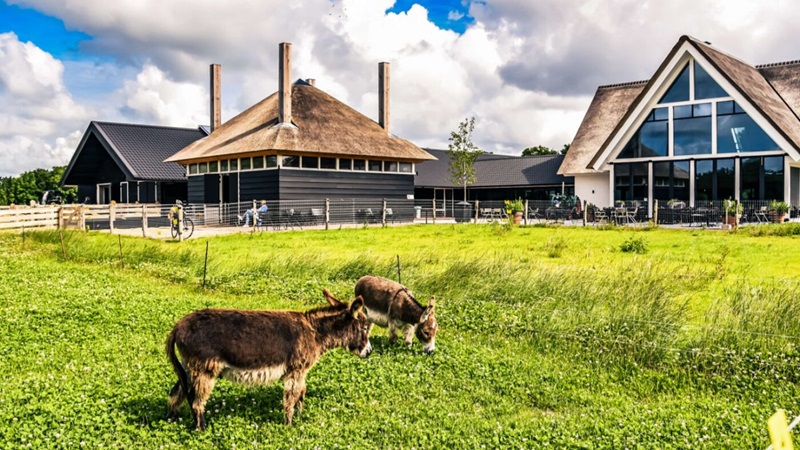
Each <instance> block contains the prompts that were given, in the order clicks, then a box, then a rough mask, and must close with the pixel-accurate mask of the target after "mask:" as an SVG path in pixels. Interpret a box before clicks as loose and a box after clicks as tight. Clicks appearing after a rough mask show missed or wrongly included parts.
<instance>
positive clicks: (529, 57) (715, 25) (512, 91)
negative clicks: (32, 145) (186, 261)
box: [0, 0, 800, 154]
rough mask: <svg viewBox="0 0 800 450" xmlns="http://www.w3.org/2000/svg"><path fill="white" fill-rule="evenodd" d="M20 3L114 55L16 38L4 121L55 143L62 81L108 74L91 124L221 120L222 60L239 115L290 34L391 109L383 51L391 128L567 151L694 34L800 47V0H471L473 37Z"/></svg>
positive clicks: (287, 13) (425, 27)
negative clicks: (218, 77) (66, 50)
mask: <svg viewBox="0 0 800 450" xmlns="http://www.w3.org/2000/svg"><path fill="white" fill-rule="evenodd" d="M12 3H19V4H21V5H23V6H27V7H33V8H35V9H37V10H39V11H42V12H44V13H45V14H49V15H53V16H56V17H58V18H60V19H62V20H63V21H64V23H65V24H66V26H67V28H69V29H75V30H79V31H82V32H85V33H87V34H89V35H91V36H92V39H91V40H89V41H86V42H83V43H81V47H80V48H81V51H82V52H84V53H86V54H94V55H103V56H109V55H110V56H111V57H112V60H113V63H103V64H97V65H96V67H94V66H91V65H83V66H81V65H78V64H75V63H68V64H67V65H66V68H67V70H66V72H65V71H64V67H63V65H60V63H59V62H58V61H55V60H53V59H52V57H50V56H49V55H47V54H46V53H45V54H43V52H41V51H39V52H36V51H35V50H36V49H35V46H33V45H30V46H28V47H25V45H26V44H20V45H22V47H23V48H16V47H15V48H14V51H16V52H18V53H19V52H23V51H24V52H27V53H26V54H29V56H30V58H29V59H28V60H27V61H28V62H27V64H29V65H30V66H31V67H32V68H31V69H29V70H28V72H22V73H25V74H26V75H25V77H24V79H17V78H15V79H13V80H11V81H9V79H10V78H12V76H11V75H14V74H17V75H19V73H18V72H17V71H16V69H13V70H12V69H11V68H9V67H7V66H5V64H3V65H0V84H2V86H3V89H4V93H3V94H2V95H4V96H10V95H13V101H16V102H18V103H19V104H25V102H27V106H26V109H25V111H24V113H17V114H12V116H14V117H5V118H2V117H0V124H2V123H8V124H11V123H12V122H13V125H14V126H15V127H17V129H19V130H25V131H24V132H23V131H20V133H19V135H21V136H30V137H35V138H36V139H44V138H49V139H50V141H49V142H51V144H50V145H51V147H53V148H55V147H54V145H55V144H54V142H55V141H54V139H55V138H56V137H58V136H67V135H68V134H69V133H68V132H66V131H69V130H70V128H69V127H66V126H65V125H64V123H63V122H59V121H58V120H56V119H55V118H54V117H53V116H58V115H62V116H63V115H64V112H66V111H69V110H70V109H75V108H80V107H79V106H78V105H76V104H75V100H74V99H75V98H78V97H76V96H70V94H69V93H68V92H67V91H66V90H65V88H64V81H63V80H64V79H66V80H74V77H76V76H80V77H86V78H87V80H86V84H84V86H88V85H90V84H91V77H92V76H93V73H95V72H96V74H97V75H96V76H97V77H98V78H97V80H96V82H97V84H98V85H104V89H105V90H104V92H105V94H104V95H103V96H102V97H101V96H98V95H97V94H91V93H88V92H84V91H82V90H81V91H80V99H79V101H78V103H79V105H84V107H83V108H84V110H90V111H94V112H95V116H91V115H90V116H88V117H87V116H86V115H85V114H83V115H81V114H73V115H72V117H82V121H83V122H82V124H81V126H80V128H81V129H83V128H85V126H86V122H88V120H90V119H99V120H109V118H114V119H115V120H130V121H136V122H145V123H158V124H167V125H177V126H196V125H197V124H200V123H208V102H207V98H208V80H207V77H208V64H210V63H221V64H222V65H223V77H222V79H223V92H222V94H223V100H222V101H223V119H225V120H227V119H230V118H231V117H232V116H233V115H234V114H237V113H238V112H240V111H242V110H244V109H245V108H247V107H249V106H251V105H253V104H254V103H255V102H257V101H259V100H261V99H262V98H264V97H266V96H267V95H269V94H271V93H272V92H274V91H276V90H277V57H278V55H277V53H278V52H277V47H278V46H277V44H278V43H279V42H283V41H288V42H292V43H293V66H292V75H293V78H295V79H296V78H315V79H316V80H317V86H318V87H319V88H321V89H323V90H325V91H327V92H329V93H330V94H332V95H334V96H335V97H337V98H338V99H340V100H342V101H344V102H345V103H347V104H349V105H351V106H353V107H354V108H356V109H358V110H359V111H360V112H362V113H363V114H365V115H367V116H368V117H371V118H376V116H377V108H378V107H377V63H378V62H380V61H388V62H390V63H391V73H392V86H391V89H392V90H391V96H392V98H391V102H392V106H391V108H392V115H391V117H392V124H391V129H392V132H393V133H394V134H396V135H398V136H402V137H405V138H407V139H410V140H412V141H413V142H415V143H417V144H418V145H423V146H431V147H440V148H441V147H445V146H446V145H447V138H448V136H449V133H450V131H451V130H453V129H455V128H456V126H457V125H458V123H459V122H460V121H461V120H463V119H464V118H466V117H469V116H475V117H476V118H477V123H476V130H475V134H474V137H475V140H476V142H477V144H478V145H479V146H480V147H482V148H483V149H485V150H488V151H495V152H506V153H515V154H519V152H520V151H521V149H523V148H525V147H528V146H532V145H547V146H549V147H553V148H561V146H562V145H563V144H564V143H567V142H569V141H570V140H571V139H572V137H573V136H574V134H575V132H576V130H577V127H578V125H579V124H580V121H581V118H582V117H583V114H584V113H585V111H586V108H587V107H588V105H589V102H590V100H591V96H592V95H593V93H594V91H595V89H596V88H597V86H598V85H601V84H608V83H618V82H625V81H633V80H641V79H646V78H649V77H650V76H651V75H652V74H653V72H654V71H655V70H656V69H657V67H658V65H659V64H660V62H661V61H662V60H663V58H664V57H666V55H667V53H668V52H669V50H670V49H671V48H672V46H673V45H674V44H675V42H677V40H678V38H679V37H680V35H682V34H690V35H693V36H696V37H698V38H700V39H704V40H709V41H711V42H713V43H714V45H715V46H716V47H718V48H720V49H722V50H724V51H727V52H729V53H731V54H734V55H736V56H738V57H740V58H742V59H744V60H745V61H748V62H751V63H764V62H772V61H780V60H787V59H797V58H798V57H800V54H798V53H797V51H796V49H794V48H793V47H792V46H788V45H785V43H786V42H795V41H797V40H798V38H800V28H797V27H796V26H795V24H794V23H793V22H792V20H791V19H792V17H794V16H796V12H797V10H798V8H799V7H798V5H796V4H795V3H793V2H791V1H790V0H775V1H774V2H766V3H764V2H762V3H758V4H755V3H753V2H750V1H744V0H700V1H698V0H675V1H671V2H663V1H659V0H615V1H614V2H607V1H602V0H541V1H536V2H531V1H529V0H493V1H491V2H484V1H473V2H468V3H469V16H470V17H471V19H474V21H472V22H471V24H470V25H469V26H468V27H467V29H466V31H465V32H464V33H463V34H458V33H455V32H453V31H451V30H446V29H442V28H440V27H439V26H437V25H436V24H434V23H433V22H432V20H431V19H430V17H429V15H428V11H427V10H426V8H424V7H423V6H420V5H413V6H411V7H410V8H409V9H408V10H407V11H406V12H402V13H386V11H387V10H388V9H390V8H391V7H392V6H393V5H394V0H370V1H363V0H337V1H332V0H309V1H307V2H302V5H300V4H293V3H291V2H276V1H263V2H250V1H245V0H240V1H233V0H232V1H229V2H219V1H217V0H193V1H191V2H190V1H188V0H185V1H172V2H163V1H160V0H137V1H119V2H108V1H102V0H95V1H89V2H88V4H87V1H86V0H59V1H55V0H12ZM454 18H455V15H453V14H451V17H450V20H454ZM29 47H32V48H29ZM6 53H8V54H11V53H9V51H8V50H6ZM16 59H20V58H16ZM48 66H52V67H51V68H50V69H46V70H40V71H38V72H37V71H36V70H34V69H33V68H36V67H48ZM110 79H111V80H118V81H116V83H117V84H116V85H114V83H110V82H108V81H107V80H110ZM67 85H68V86H72V83H69V82H68V83H67ZM12 91H13V92H14V94H11V92H12ZM33 92H36V93H38V95H33V94H31V93H33ZM76 92H78V91H77V90H76ZM44 93H48V95H44ZM32 95H33V96H32ZM76 95H77V94H76ZM5 98H11V97H5ZM39 98H42V99H44V100H43V101H41V102H40V101H39ZM55 98H60V100H59V101H56V100H54V99H55ZM37 105H38V108H39V109H38V110H36V109H35V108H37ZM40 114H41V115H40ZM71 123H72V125H71V126H72V127H73V129H74V127H75V125H74V121H73V122H71ZM64 130H66V131H64ZM0 133H2V132H0ZM7 138H9V136H6V137H4V136H3V135H2V134H0V139H7ZM4 142H7V141H4ZM4 145H5V144H4ZM42 148H43V147H42Z"/></svg>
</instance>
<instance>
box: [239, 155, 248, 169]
mask: <svg viewBox="0 0 800 450" xmlns="http://www.w3.org/2000/svg"><path fill="white" fill-rule="evenodd" d="M240 161H241V165H242V170H250V158H242V159H241V160H240Z"/></svg>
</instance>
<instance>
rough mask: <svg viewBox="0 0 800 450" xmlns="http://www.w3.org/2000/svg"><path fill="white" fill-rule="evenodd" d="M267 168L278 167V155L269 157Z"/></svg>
mask: <svg viewBox="0 0 800 450" xmlns="http://www.w3.org/2000/svg"><path fill="white" fill-rule="evenodd" d="M267 167H278V157H277V156H276V155H270V156H267Z"/></svg>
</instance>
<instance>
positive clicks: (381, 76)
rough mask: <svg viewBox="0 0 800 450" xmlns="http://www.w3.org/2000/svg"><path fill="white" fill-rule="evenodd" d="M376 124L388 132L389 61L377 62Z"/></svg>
mask: <svg viewBox="0 0 800 450" xmlns="http://www.w3.org/2000/svg"><path fill="white" fill-rule="evenodd" d="M378 124H379V125H380V126H381V127H382V128H383V129H384V130H386V132H387V133H388V132H389V63H388V62H382V63H378Z"/></svg>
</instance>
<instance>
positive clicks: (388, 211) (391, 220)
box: [386, 208, 394, 223]
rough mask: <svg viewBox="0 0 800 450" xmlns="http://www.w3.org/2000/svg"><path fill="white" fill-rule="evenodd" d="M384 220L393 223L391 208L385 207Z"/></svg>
mask: <svg viewBox="0 0 800 450" xmlns="http://www.w3.org/2000/svg"><path fill="white" fill-rule="evenodd" d="M386 221H387V222H392V223H394V211H392V208H386Z"/></svg>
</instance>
